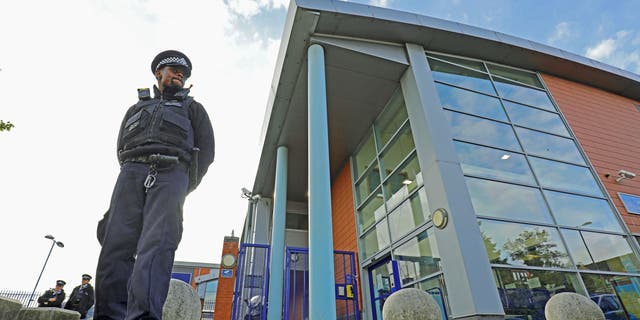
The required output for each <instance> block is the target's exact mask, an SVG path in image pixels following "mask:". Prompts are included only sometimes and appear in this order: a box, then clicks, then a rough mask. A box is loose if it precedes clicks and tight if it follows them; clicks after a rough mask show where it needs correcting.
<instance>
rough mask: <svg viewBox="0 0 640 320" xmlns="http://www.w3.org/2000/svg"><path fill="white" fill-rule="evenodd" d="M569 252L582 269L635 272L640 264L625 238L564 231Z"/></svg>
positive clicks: (639, 268)
mask: <svg viewBox="0 0 640 320" xmlns="http://www.w3.org/2000/svg"><path fill="white" fill-rule="evenodd" d="M562 233H563V235H565V240H566V241H567V246H569V252H571V256H572V257H574V261H576V264H577V265H578V268H581V269H590V270H602V271H614V272H634V273H637V272H638V271H639V270H640V262H639V261H638V258H637V257H636V256H635V254H634V253H633V251H631V247H630V246H629V243H628V242H627V240H626V239H625V238H624V237H623V236H618V235H611V234H604V233H596V232H587V231H574V230H562Z"/></svg>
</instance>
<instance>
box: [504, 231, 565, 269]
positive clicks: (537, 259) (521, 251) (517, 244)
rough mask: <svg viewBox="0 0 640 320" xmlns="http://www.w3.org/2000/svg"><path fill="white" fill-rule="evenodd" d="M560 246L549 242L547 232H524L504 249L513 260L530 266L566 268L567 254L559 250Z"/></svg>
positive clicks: (510, 241) (505, 245) (506, 244)
mask: <svg viewBox="0 0 640 320" xmlns="http://www.w3.org/2000/svg"><path fill="white" fill-rule="evenodd" d="M557 246H558V245H557V244H555V243H553V242H551V241H549V232H548V231H547V230H540V229H538V228H535V229H534V230H524V231H522V233H520V234H519V235H518V237H517V238H515V239H513V240H509V241H508V242H507V243H505V244H504V246H503V249H504V250H505V251H507V252H509V256H510V257H511V259H512V260H520V261H522V262H524V264H526V265H528V266H536V267H566V266H567V264H568V261H567V259H566V258H567V254H566V253H564V252H562V251H559V250H557V248H556V247H557Z"/></svg>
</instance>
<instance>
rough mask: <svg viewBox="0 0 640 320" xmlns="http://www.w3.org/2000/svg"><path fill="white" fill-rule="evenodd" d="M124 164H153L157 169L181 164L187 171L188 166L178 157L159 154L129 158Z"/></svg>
mask: <svg viewBox="0 0 640 320" xmlns="http://www.w3.org/2000/svg"><path fill="white" fill-rule="evenodd" d="M124 162H125V163H126V162H136V163H144V164H155V165H156V166H157V167H158V168H161V167H171V166H173V165H176V164H181V165H182V166H183V167H184V168H185V169H189V166H188V165H187V164H186V163H185V162H184V161H180V157H178V156H168V155H164V154H159V153H156V154H149V155H144V156H138V157H131V158H128V159H125V160H124Z"/></svg>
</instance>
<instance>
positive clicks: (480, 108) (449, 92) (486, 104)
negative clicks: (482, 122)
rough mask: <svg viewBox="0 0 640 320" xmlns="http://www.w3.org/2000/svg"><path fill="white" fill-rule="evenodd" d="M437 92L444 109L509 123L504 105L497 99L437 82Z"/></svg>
mask: <svg viewBox="0 0 640 320" xmlns="http://www.w3.org/2000/svg"><path fill="white" fill-rule="evenodd" d="M436 90H437V91H438V97H440V103H442V107H443V108H447V109H453V110H458V111H462V112H466V113H471V114H475V115H479V116H483V117H486V118H491V119H496V120H502V121H507V115H506V114H505V113H504V109H502V104H500V100H498V99H496V98H493V97H489V96H485V95H483V94H479V93H474V92H471V91H468V90H464V89H459V88H455V87H452V86H448V85H446V84H441V83H437V82H436Z"/></svg>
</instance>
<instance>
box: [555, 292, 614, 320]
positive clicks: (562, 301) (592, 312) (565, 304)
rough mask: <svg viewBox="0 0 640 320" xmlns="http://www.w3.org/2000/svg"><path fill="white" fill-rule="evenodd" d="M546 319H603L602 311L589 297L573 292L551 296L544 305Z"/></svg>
mask: <svg viewBox="0 0 640 320" xmlns="http://www.w3.org/2000/svg"><path fill="white" fill-rule="evenodd" d="M544 316H545V317H546V318H547V320H605V317H604V313H602V310H600V307H598V305H597V304H596V303H595V302H593V301H591V299H589V298H587V297H585V296H583V295H581V294H577V293H573V292H562V293H559V294H556V295H555V296H553V297H551V299H549V301H547V304H546V305H545V306H544Z"/></svg>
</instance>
